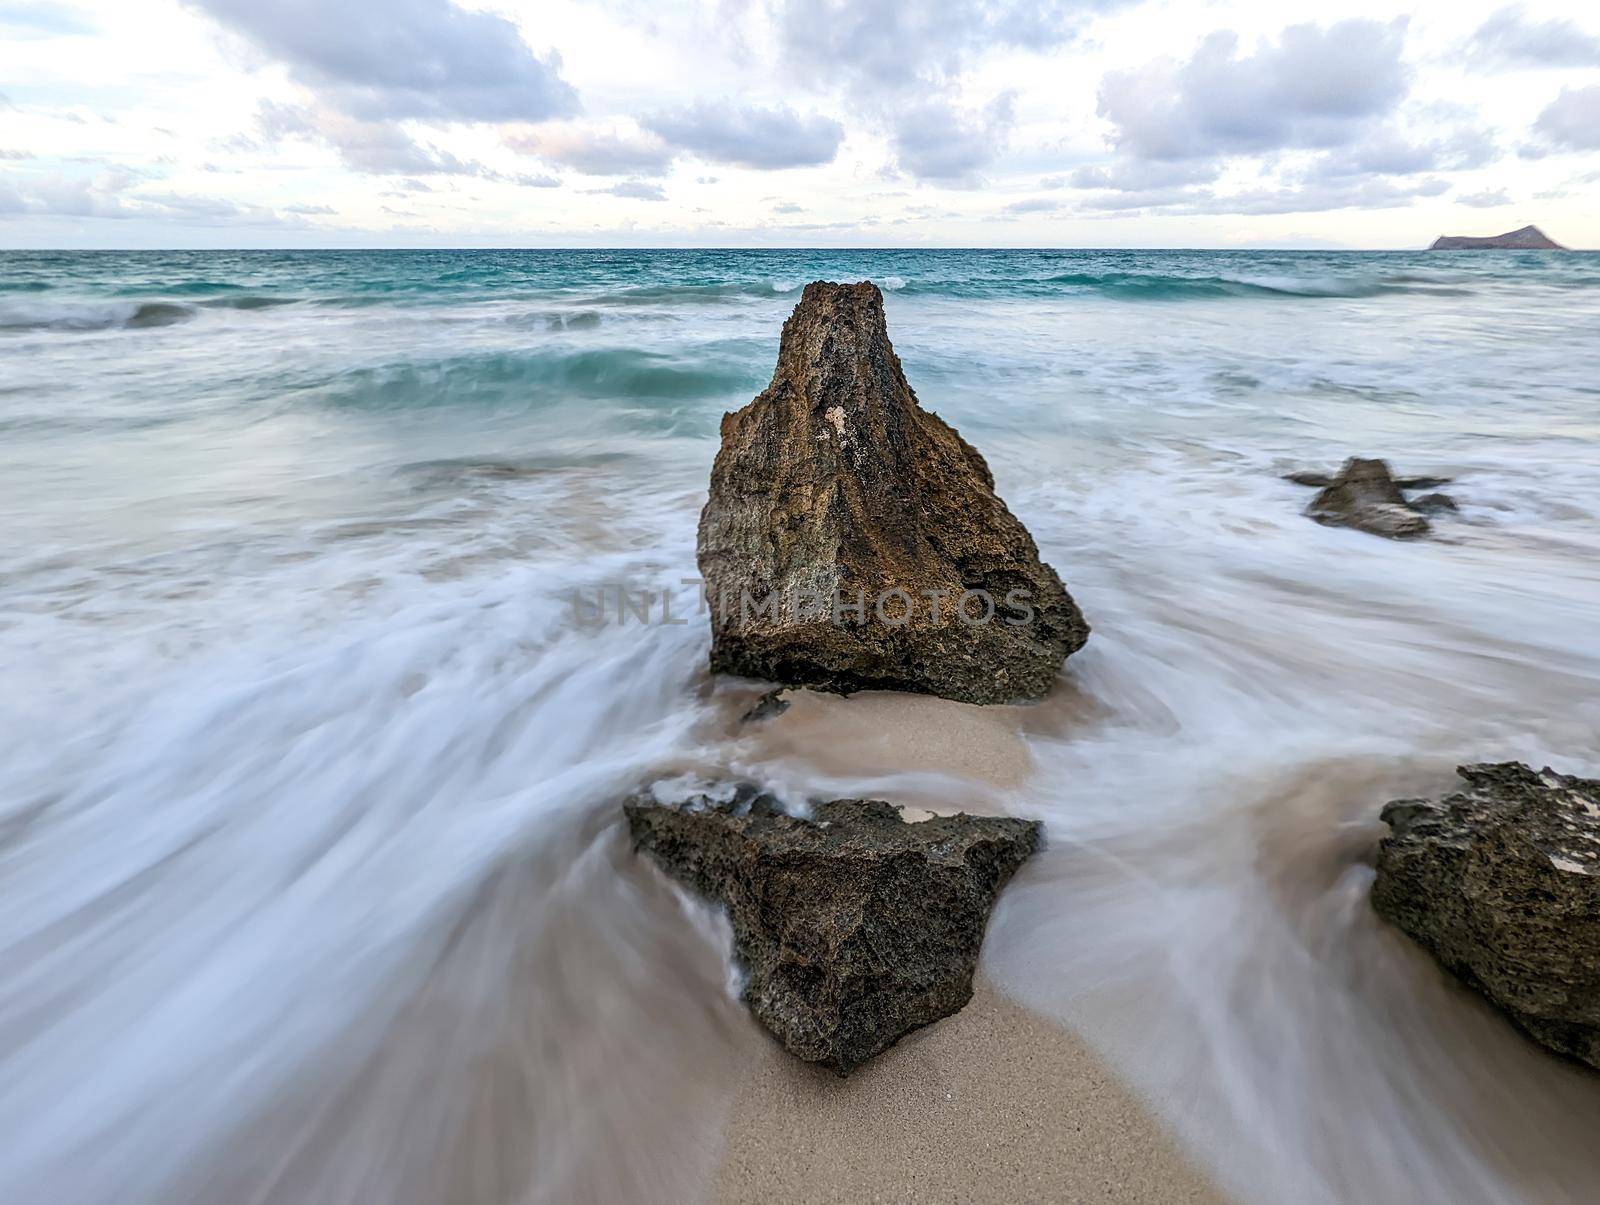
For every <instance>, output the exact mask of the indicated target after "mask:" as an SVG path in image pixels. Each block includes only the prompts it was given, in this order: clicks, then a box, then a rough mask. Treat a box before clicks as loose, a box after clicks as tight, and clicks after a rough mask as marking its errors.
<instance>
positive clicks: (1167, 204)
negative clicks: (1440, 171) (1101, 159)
mask: <svg viewBox="0 0 1600 1205" xmlns="http://www.w3.org/2000/svg"><path fill="white" fill-rule="evenodd" d="M1449 189H1450V185H1449V183H1448V182H1447V181H1445V180H1441V179H1439V178H1437V177H1428V178H1426V179H1423V180H1417V181H1392V180H1384V179H1366V180H1337V181H1316V180H1311V181H1302V182H1299V183H1296V184H1291V185H1289V186H1286V187H1281V188H1270V187H1268V188H1251V189H1243V190H1241V191H1238V192H1232V193H1217V192H1214V191H1212V190H1211V189H1206V188H1167V189H1151V190H1149V191H1146V192H1142V193H1140V192H1125V193H1106V194H1103V195H1101V196H1098V197H1092V198H1088V199H1086V200H1084V201H1082V202H1080V206H1081V208H1083V209H1086V210H1098V211H1100V212H1109V213H1126V212H1130V211H1135V210H1137V211H1140V212H1144V213H1160V214H1175V215H1183V216H1197V215H1202V214H1204V215H1214V214H1244V215H1249V216H1255V215H1265V214H1279V213H1322V212H1327V211H1329V210H1335V209H1396V208H1401V207H1403V206H1406V205H1410V204H1411V203H1412V202H1414V201H1416V200H1417V199H1418V198H1420V197H1436V196H1439V195H1440V194H1442V193H1445V192H1448V191H1449Z"/></svg>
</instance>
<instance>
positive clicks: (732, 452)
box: [698, 281, 1089, 703]
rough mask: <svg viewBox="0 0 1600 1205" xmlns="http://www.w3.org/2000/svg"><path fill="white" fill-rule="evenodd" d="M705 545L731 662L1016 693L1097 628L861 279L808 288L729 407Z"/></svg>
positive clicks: (1034, 693) (832, 681)
mask: <svg viewBox="0 0 1600 1205" xmlns="http://www.w3.org/2000/svg"><path fill="white" fill-rule="evenodd" d="M698 551H699V561H700V572H701V576H702V577H703V578H704V579H705V582H706V588H707V592H708V595H709V601H710V604H711V608H710V610H711V627H712V646H711V667H712V669H713V670H714V671H717V672H722V673H735V674H742V675H744V676H746V677H752V678H764V679H766V680H768V681H772V682H777V683H780V684H783V685H788V686H810V687H814V688H816V689H820V690H833V691H840V692H849V691H853V690H866V689H879V690H909V691H918V692H922V693H926V694H935V695H943V696H945V697H946V698H952V699H960V700H962V701H965V702H969V703H1000V702H1011V701H1015V700H1019V699H1036V698H1039V697H1040V696H1042V695H1043V694H1045V692H1046V691H1048V690H1049V689H1050V686H1051V685H1052V683H1054V681H1055V678H1056V674H1057V672H1058V671H1059V670H1060V668H1061V663H1062V662H1063V661H1064V660H1065V659H1066V657H1067V655H1068V654H1070V653H1072V652H1074V651H1075V650H1077V649H1078V648H1079V647H1080V646H1082V644H1083V642H1084V641H1085V639H1087V637H1088V634H1089V628H1088V625H1087V624H1086V623H1085V622H1084V620H1083V616H1082V615H1081V614H1080V613H1079V611H1078V608H1077V606H1076V604H1074V602H1073V601H1072V598H1071V596H1070V595H1068V594H1067V592H1066V590H1065V588H1064V587H1063V586H1062V584H1061V579H1060V578H1059V577H1057V576H1056V573H1055V570H1053V569H1051V568H1050V566H1049V565H1046V564H1045V563H1044V562H1043V561H1041V560H1040V558H1039V550H1038V548H1037V547H1036V546H1035V544H1034V542H1033V538H1032V537H1031V536H1030V535H1029V534H1028V531H1027V529H1026V528H1025V527H1023V525H1022V524H1021V523H1020V522H1019V521H1018V520H1017V518H1016V517H1015V516H1014V515H1013V514H1012V513H1011V512H1010V511H1009V510H1008V509H1007V508H1006V505H1005V503H1004V502H1002V501H1001V500H1000V498H999V497H998V496H997V495H996V493H995V488H994V478H993V476H992V475H991V474H990V472H989V466H988V465H987V464H986V463H984V459H983V457H982V456H981V455H979V454H978V451H977V449H975V448H974V447H972V445H971V444H969V443H967V442H966V441H965V440H964V439H962V438H961V436H960V435H958V434H957V433H956V431H955V429H954V428H952V427H951V426H950V425H949V424H947V423H945V422H943V421H942V420H941V419H940V418H939V417H938V416H937V415H936V414H933V413H932V412H931V411H928V410H925V409H923V408H922V407H920V406H919V405H918V403H917V397H916V394H914V393H913V392H912V390H911V386H910V385H909V384H908V383H907V381H906V377H905V373H904V372H903V371H902V369H901V366H900V360H899V357H897V356H896V355H895V352H894V348H893V346H892V345H891V344H890V342H889V333H888V328H887V326H886V324H885V320H884V311H883V295H882V294H881V293H880V292H878V289H877V287H876V286H874V285H872V284H871V283H868V282H865V281H864V282H862V283H860V284H835V283H832V282H828V281H817V282H815V283H813V284H810V285H807V286H806V289H805V292H804V294H803V295H802V297H801V299H800V304H799V305H797V306H796V307H795V310H794V313H793V314H791V315H790V317H789V320H788V321H787V322H786V323H785V324H784V327H783V336H782V339H781V340H780V343H779V350H778V363H777V368H776V370H775V371H774V373H773V376H772V383H771V384H770V385H768V386H767V388H766V389H765V390H764V391H763V392H762V393H761V394H760V395H759V396H757V397H756V398H755V400H754V401H752V402H751V403H750V404H749V405H748V406H746V407H744V409H742V410H738V411H736V412H734V413H732V414H729V415H725V416H724V417H723V420H722V447H721V449H720V450H719V451H718V453H717V459H716V463H715V464H714V465H713V466H712V469H711V490H710V498H709V500H708V501H707V502H706V506H705V509H704V511H702V512H701V515H700V534H699V550H698Z"/></svg>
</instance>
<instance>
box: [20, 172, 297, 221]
mask: <svg viewBox="0 0 1600 1205" xmlns="http://www.w3.org/2000/svg"><path fill="white" fill-rule="evenodd" d="M138 183H140V176H139V174H138V173H135V172H129V171H123V170H117V169H113V170H111V171H106V172H101V173H100V174H99V175H97V176H64V175H61V174H59V173H55V174H51V175H47V176H35V177H32V178H28V179H22V178H13V179H11V180H7V179H4V178H0V216H4V217H65V218H109V219H115V220H128V219H133V218H144V219H155V220H159V221H182V222H184V223H185V224H187V225H199V226H223V225H233V224H245V225H251V226H281V225H285V224H286V220H285V219H284V218H283V217H282V216H281V215H280V214H278V213H277V212H275V211H273V210H271V209H268V208H265V207H263V206H260V205H242V204H239V203H237V202H234V201H228V200H223V199H222V198H219V197H203V196H184V195H181V194H177V193H144V194H141V193H134V192H130V191H129V190H130V189H131V188H133V187H134V186H135V185H137V184H138ZM290 220H294V219H290Z"/></svg>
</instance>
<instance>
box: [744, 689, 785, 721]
mask: <svg viewBox="0 0 1600 1205" xmlns="http://www.w3.org/2000/svg"><path fill="white" fill-rule="evenodd" d="M783 693H784V688H783V687H782V686H779V687H776V688H775V689H773V690H769V691H767V693H766V694H764V695H762V696H761V697H760V698H759V699H757V700H756V701H755V705H754V706H753V707H751V708H750V710H749V711H747V712H745V713H744V715H742V716H740V717H739V722H740V723H741V724H755V723H759V722H760V721H762V720H770V719H771V718H772V717H773V716H775V715H782V714H783V713H784V712H786V711H788V710H789V700H788V699H786V698H784V697H783Z"/></svg>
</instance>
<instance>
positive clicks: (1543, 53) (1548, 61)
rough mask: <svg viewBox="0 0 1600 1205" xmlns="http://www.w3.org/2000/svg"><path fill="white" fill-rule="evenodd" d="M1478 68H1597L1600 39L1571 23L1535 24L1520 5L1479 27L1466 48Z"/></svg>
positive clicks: (1510, 8) (1513, 6)
mask: <svg viewBox="0 0 1600 1205" xmlns="http://www.w3.org/2000/svg"><path fill="white" fill-rule="evenodd" d="M1468 54H1469V56H1470V57H1471V58H1472V59H1473V60H1474V61H1475V62H1476V63H1478V64H1479V65H1480V66H1504V67H1594V66H1600V37H1597V36H1596V35H1594V34H1591V33H1585V32H1584V31H1583V30H1582V29H1580V28H1579V27H1578V26H1577V25H1576V24H1575V23H1574V22H1572V21H1535V20H1533V19H1531V18H1530V17H1529V16H1528V14H1527V12H1526V11H1525V10H1524V9H1523V8H1522V7H1521V6H1520V5H1512V6H1511V7H1509V8H1502V9H1500V10H1499V11H1498V12H1496V13H1494V14H1493V15H1492V16H1491V17H1490V18H1489V19H1488V20H1487V21H1485V22H1484V23H1483V24H1482V25H1480V26H1479V27H1478V30H1477V32H1476V33H1474V34H1473V35H1472V39H1471V41H1470V43H1469V45H1468Z"/></svg>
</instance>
